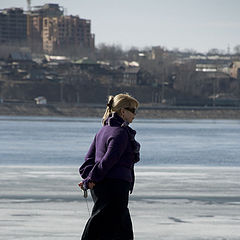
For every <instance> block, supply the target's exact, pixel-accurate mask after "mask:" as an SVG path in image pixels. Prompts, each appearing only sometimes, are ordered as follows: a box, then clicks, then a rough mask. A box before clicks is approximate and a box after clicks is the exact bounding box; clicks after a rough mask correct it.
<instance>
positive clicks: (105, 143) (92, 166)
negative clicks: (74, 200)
mask: <svg viewBox="0 0 240 240" xmlns="http://www.w3.org/2000/svg"><path fill="white" fill-rule="evenodd" d="M135 134H136V131H134V130H133V129H132V128H130V127H129V126H128V124H126V122H124V120H123V119H122V118H121V117H119V116H118V115H117V114H116V113H114V114H113V115H112V116H110V117H109V118H108V119H107V120H106V122H105V125H104V126H103V127H102V128H101V129H100V130H99V132H98V133H97V134H96V136H95V138H94V140H93V142H92V144H91V146H90V149H89V151H88V153H87V155H86V157H85V162H84V163H83V165H82V166H81V167H80V168H79V173H80V175H81V177H82V178H83V179H84V185H85V187H86V186H87V184H88V182H89V181H92V182H94V183H98V182H100V181H101V180H103V179H105V178H114V179H121V180H125V181H128V182H130V183H131V190H132V189H133V184H134V170H133V167H134V163H136V162H138V161H139V149H140V144H139V143H138V142H137V141H136V140H135V138H134V137H135Z"/></svg>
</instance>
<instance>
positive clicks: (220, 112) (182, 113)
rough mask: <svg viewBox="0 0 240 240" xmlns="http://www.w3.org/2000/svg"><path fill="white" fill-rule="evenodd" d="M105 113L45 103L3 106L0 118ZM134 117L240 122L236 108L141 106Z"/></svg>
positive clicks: (93, 108) (98, 109) (99, 107)
mask: <svg viewBox="0 0 240 240" xmlns="http://www.w3.org/2000/svg"><path fill="white" fill-rule="evenodd" d="M104 111H105V106H103V105H87V104H81V105H80V104H78V105H73V104H46V105H36V104H32V103H2V104H0V115H1V116H62V117H99V118H101V117H102V115H103V113H104ZM137 116H138V117H140V118H163V119H185V118H186V119H240V108H239V107H166V106H149V105H145V106H141V107H140V109H139V110H138V113H137Z"/></svg>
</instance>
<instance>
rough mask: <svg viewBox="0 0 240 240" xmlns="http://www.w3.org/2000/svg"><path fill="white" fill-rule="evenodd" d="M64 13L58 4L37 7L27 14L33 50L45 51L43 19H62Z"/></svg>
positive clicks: (30, 42)
mask: <svg viewBox="0 0 240 240" xmlns="http://www.w3.org/2000/svg"><path fill="white" fill-rule="evenodd" d="M63 13H64V11H63V8H62V7H60V6H59V5H58V4H45V5H43V6H35V7H33V8H32V10H31V11H29V12H28V14H27V19H28V20H27V35H28V40H29V45H30V47H31V48H32V49H39V50H43V49H44V48H43V35H42V31H43V18H44V17H60V16H62V15H63Z"/></svg>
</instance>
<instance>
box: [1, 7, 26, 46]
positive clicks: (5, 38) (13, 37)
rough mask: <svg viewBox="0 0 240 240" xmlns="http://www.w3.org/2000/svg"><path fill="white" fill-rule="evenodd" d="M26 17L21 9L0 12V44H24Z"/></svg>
mask: <svg viewBox="0 0 240 240" xmlns="http://www.w3.org/2000/svg"><path fill="white" fill-rule="evenodd" d="M26 41H27V15H26V14H25V13H24V12H23V10H22V9H21V8H8V9H3V10H0V43H7V44H9V43H10V44H11V43H21V44H22V43H26Z"/></svg>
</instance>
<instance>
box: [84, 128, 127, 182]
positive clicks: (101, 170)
mask: <svg viewBox="0 0 240 240" xmlns="http://www.w3.org/2000/svg"><path fill="white" fill-rule="evenodd" d="M127 143H128V134H127V132H126V131H125V130H124V129H120V130H119V131H118V132H117V133H116V134H114V136H111V137H109V139H108V141H107V151H106V153H105V154H104V155H103V157H102V159H101V160H100V161H98V162H96V164H95V165H94V167H93V169H92V170H91V171H90V173H89V175H88V179H87V181H93V182H95V183H97V182H99V181H101V180H102V179H103V178H104V177H105V176H106V174H107V173H108V171H109V170H110V169H111V168H112V167H113V166H114V165H115V164H116V163H117V162H118V161H119V159H120V158H121V156H122V154H123V153H124V151H125V150H126V148H127Z"/></svg>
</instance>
